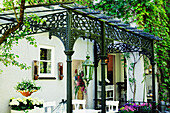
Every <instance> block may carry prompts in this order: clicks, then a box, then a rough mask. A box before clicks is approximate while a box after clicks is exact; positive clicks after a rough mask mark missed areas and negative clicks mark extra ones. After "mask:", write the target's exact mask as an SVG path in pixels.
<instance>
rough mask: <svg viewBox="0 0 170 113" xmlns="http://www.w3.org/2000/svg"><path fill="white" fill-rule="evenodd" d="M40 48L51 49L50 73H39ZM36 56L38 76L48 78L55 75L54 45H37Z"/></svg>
mask: <svg viewBox="0 0 170 113" xmlns="http://www.w3.org/2000/svg"><path fill="white" fill-rule="evenodd" d="M40 48H44V49H51V73H50V74H49V73H46V74H45V73H44V74H42V73H40V62H41V61H43V60H40ZM38 54H39V55H38V56H39V58H38V59H39V77H45V78H48V77H49V78H50V77H55V74H54V47H53V46H47V45H39V50H38Z"/></svg>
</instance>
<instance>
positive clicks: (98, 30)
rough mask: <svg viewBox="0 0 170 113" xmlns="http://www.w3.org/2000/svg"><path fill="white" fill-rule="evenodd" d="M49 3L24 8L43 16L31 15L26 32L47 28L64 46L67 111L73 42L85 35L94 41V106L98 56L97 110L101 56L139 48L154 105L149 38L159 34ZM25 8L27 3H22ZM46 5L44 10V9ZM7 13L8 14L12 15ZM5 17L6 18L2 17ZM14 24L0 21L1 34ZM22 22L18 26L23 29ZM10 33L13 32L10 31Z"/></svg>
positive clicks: (70, 5) (69, 108) (82, 9)
mask: <svg viewBox="0 0 170 113" xmlns="http://www.w3.org/2000/svg"><path fill="white" fill-rule="evenodd" d="M58 5H59V4H53V5H50V6H51V7H53V8H45V7H44V6H31V7H29V9H28V10H27V12H28V13H29V12H31V10H32V9H33V8H35V7H36V8H35V11H32V13H36V14H37V15H38V16H39V17H40V19H44V20H46V22H43V23H37V22H35V21H33V20H31V19H29V22H30V23H31V26H30V28H31V30H32V32H30V31H29V32H27V34H26V35H31V34H38V33H43V32H49V39H51V38H52V36H56V37H58V38H59V39H60V40H61V41H62V43H63V45H64V48H65V51H64V53H65V55H66V56H67V113H72V109H73V108H72V94H73V92H72V78H71V76H72V55H73V54H74V50H73V46H74V44H75V42H76V40H77V39H78V38H83V39H89V40H91V41H92V42H93V43H94V57H95V58H94V59H95V61H94V74H95V78H94V79H95V80H96V81H95V92H96V93H95V99H94V100H95V101H94V105H95V108H96V107H97V87H98V86H97V67H98V62H99V60H101V70H100V71H101V80H102V81H101V91H102V98H101V112H102V113H106V109H105V106H106V96H105V95H106V92H105V91H106V87H105V85H106V81H105V71H106V70H105V65H106V64H107V63H106V62H105V60H106V59H107V54H109V53H125V52H139V54H144V55H145V56H147V57H148V58H149V59H150V62H151V65H152V70H153V72H152V91H153V92H152V94H153V96H152V106H153V107H152V110H153V111H154V110H155V109H156V100H155V99H156V97H155V96H156V94H155V82H154V81H155V72H154V70H155V63H154V50H153V41H154V40H161V39H160V38H159V37H156V36H153V35H150V34H149V33H146V32H143V31H142V30H138V29H136V27H131V26H130V25H129V24H124V23H121V21H120V20H115V19H113V18H112V17H109V16H106V15H104V14H101V12H98V11H94V10H91V9H88V8H87V7H84V6H80V5H78V4H73V3H66V4H60V6H58ZM26 8H27V7H26ZM47 9H48V10H47ZM9 15H12V16H14V14H13V13H4V14H0V16H9ZM12 16H11V18H13V17H12ZM5 20H9V19H7V18H6V19H5ZM13 25H16V21H15V20H14V21H10V23H8V22H7V23H4V24H0V33H1V34H3V33H4V32H5V31H6V30H7V29H8V28H9V27H10V26H13ZM24 27H25V26H21V27H20V30H21V31H23V30H24ZM11 35H12V36H14V35H15V34H13V33H12V34H11Z"/></svg>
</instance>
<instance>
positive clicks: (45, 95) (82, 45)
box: [0, 33, 94, 113]
mask: <svg viewBox="0 0 170 113" xmlns="http://www.w3.org/2000/svg"><path fill="white" fill-rule="evenodd" d="M34 36H35V39H36V40H37V45H38V46H39V45H46V46H53V47H54V51H55V55H54V57H55V59H54V71H55V72H54V74H55V76H56V80H36V81H35V82H36V83H37V85H40V86H41V89H40V90H39V91H37V92H35V93H33V94H32V95H31V97H38V98H40V99H43V100H44V101H57V103H59V102H61V99H66V80H67V77H66V67H67V65H66V55H65V53H64V50H65V48H64V45H63V43H62V42H61V41H60V40H59V39H58V38H57V37H54V36H53V37H52V39H51V40H50V39H49V38H48V37H49V35H48V33H41V34H36V35H34ZM86 46H87V43H86V41H83V40H82V39H78V40H77V41H76V44H75V45H74V51H75V53H74V54H73V57H72V58H73V59H80V60H85V57H86ZM12 51H13V52H14V53H15V54H18V55H19V56H20V58H19V59H17V60H18V61H19V62H21V63H26V64H27V65H28V66H31V67H32V62H33V60H38V56H39V55H38V51H39V47H37V48H35V47H33V46H31V45H29V44H28V43H27V41H26V40H21V41H19V44H18V46H14V47H13V50H12ZM90 56H91V58H90V59H91V60H92V61H93V44H92V43H90ZM58 62H63V74H64V79H63V80H59V79H58V67H57V64H58ZM0 69H2V70H3V73H2V74H0V91H1V93H0V113H9V112H10V107H9V99H10V98H11V97H15V98H17V97H21V98H23V96H22V95H21V94H20V93H19V92H16V91H15V89H14V86H15V85H16V84H17V82H20V81H22V79H32V69H30V70H20V69H19V68H18V67H15V66H9V67H5V66H4V65H2V63H0ZM93 91H94V90H93V81H91V82H90V85H89V88H88V96H87V97H88V99H89V101H88V106H93V105H92V104H93V96H94V92H93Z"/></svg>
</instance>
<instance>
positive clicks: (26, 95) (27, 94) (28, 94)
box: [20, 91, 33, 97]
mask: <svg viewBox="0 0 170 113" xmlns="http://www.w3.org/2000/svg"><path fill="white" fill-rule="evenodd" d="M20 93H21V94H22V95H23V96H25V97H28V96H30V95H31V94H32V93H33V92H29V91H27V92H23V91H20Z"/></svg>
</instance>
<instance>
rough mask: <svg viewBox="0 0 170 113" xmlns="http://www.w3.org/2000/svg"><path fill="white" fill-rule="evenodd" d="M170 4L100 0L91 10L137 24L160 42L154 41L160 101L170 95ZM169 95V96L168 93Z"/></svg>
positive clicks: (164, 1)
mask: <svg viewBox="0 0 170 113" xmlns="http://www.w3.org/2000/svg"><path fill="white" fill-rule="evenodd" d="M169 6H170V2H169V0H101V1H100V3H99V4H97V5H95V6H94V7H93V8H94V9H98V10H103V11H104V12H105V14H107V15H111V16H113V17H116V18H122V20H123V21H124V22H127V23H133V22H136V24H137V25H138V28H139V29H144V31H146V32H150V33H151V34H153V35H155V36H159V37H160V38H162V39H163V40H160V41H156V42H155V44H154V47H155V48H154V50H155V54H156V58H155V61H156V63H157V67H158V70H159V73H158V74H157V75H158V80H159V83H160V84H161V85H160V89H161V90H160V92H159V94H160V99H161V100H167V99H169V96H170V76H169V74H170V73H169V72H170V57H169V56H170V36H169V35H170V20H169V18H170V9H169ZM167 93H168V94H167Z"/></svg>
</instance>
